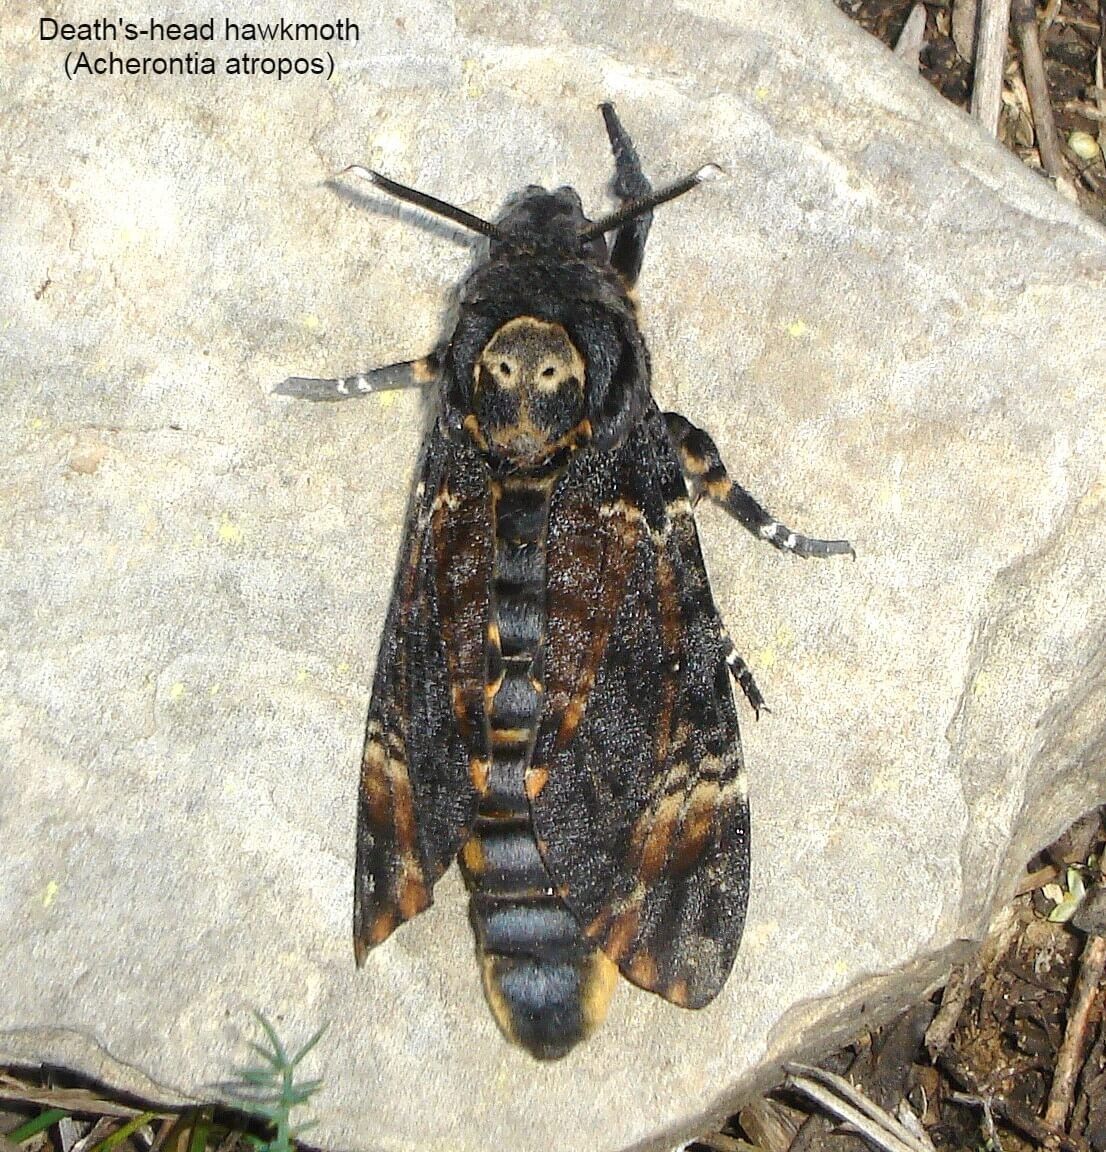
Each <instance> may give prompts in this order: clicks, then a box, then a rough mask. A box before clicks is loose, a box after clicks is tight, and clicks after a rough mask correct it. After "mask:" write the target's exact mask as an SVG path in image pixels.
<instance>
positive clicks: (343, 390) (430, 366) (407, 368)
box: [273, 352, 441, 401]
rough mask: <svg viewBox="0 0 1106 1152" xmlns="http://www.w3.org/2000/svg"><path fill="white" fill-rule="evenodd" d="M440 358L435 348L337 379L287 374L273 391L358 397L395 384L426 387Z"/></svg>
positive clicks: (435, 377) (435, 373) (324, 397)
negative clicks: (407, 358)
mask: <svg viewBox="0 0 1106 1152" xmlns="http://www.w3.org/2000/svg"><path fill="white" fill-rule="evenodd" d="M440 370H441V361H440V360H439V358H438V354H437V353H436V352H432V353H431V354H430V355H429V356H423V357H421V358H420V359H418V360H404V361H403V362H402V363H400V364H388V365H386V366H385V367H383V368H372V369H369V370H368V371H365V372H358V373H357V374H356V375H354V376H342V377H339V378H338V379H336V380H315V379H312V378H311V377H308V376H289V377H288V379H287V380H285V381H283V383H281V384H278V385H277V386H276V387H275V388H274V389H273V392H274V393H275V394H276V395H277V396H293V397H295V399H297V400H322V401H333V400H357V399H360V398H361V397H362V396H371V395H372V394H373V393H374V392H391V391H395V390H396V389H398V388H426V387H427V386H428V385H430V384H434V383H436V382H437V380H438V374H439V372H440Z"/></svg>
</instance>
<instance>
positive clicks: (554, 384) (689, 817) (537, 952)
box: [277, 104, 852, 1060]
mask: <svg viewBox="0 0 1106 1152" xmlns="http://www.w3.org/2000/svg"><path fill="white" fill-rule="evenodd" d="M600 107H601V111H602V114H603V118H604V121H605V124H606V128H607V134H608V136H609V138H610V143H611V147H612V150H613V153H614V167H615V178H614V192H615V194H616V196H617V197H618V199H619V201H620V206H619V207H618V209H617V210H616V211H614V212H611V213H610V214H608V215H605V216H602V217H601V218H600V219H598V220H590V219H588V218H587V217H586V216H585V215H584V212H583V207H582V204H581V201H580V197H579V196H578V195H577V193H576V191H575V190H574V189H572V188H569V187H561V188H557V189H556V190H555V191H547V190H546V189H544V188H541V187H538V186H533V185H532V186H530V187H528V188H526V189H524V190H523V191H521V192H520V193H518V194H516V195H515V196H514V197H513V199H512V200H511V201H510V202H509V203H508V206H507V207H506V209H505V210H504V212H503V213H502V215H500V216H499V218H498V219H496V220H495V221H494V222H489V221H487V220H484V219H481V218H480V217H477V216H474V215H472V214H470V213H469V212H467V211H465V210H463V209H460V208H457V207H455V206H453V205H451V204H448V203H446V202H444V201H441V200H438V199H435V198H434V197H431V196H428V195H426V194H425V193H422V192H419V191H416V190H415V189H413V188H408V187H406V186H404V185H400V184H396V183H395V182H394V181H392V180H389V179H387V178H386V177H384V176H381V175H380V174H378V173H375V172H369V171H366V170H365V169H362V168H354V169H350V170H349V171H353V172H355V173H356V174H358V175H361V176H364V177H367V178H368V179H369V180H371V181H372V182H373V183H374V184H375V185H376V186H377V187H378V188H380V189H382V190H383V191H385V192H388V193H391V194H392V195H394V196H397V197H399V198H400V199H402V200H406V201H408V202H410V203H412V204H415V205H417V206H419V207H420V208H422V209H425V210H427V211H429V212H432V213H436V214H438V215H440V216H443V217H446V218H447V219H449V220H452V221H454V222H455V223H457V224H460V225H462V226H463V227H465V228H467V229H470V230H472V231H474V232H476V233H478V234H479V235H481V236H482V237H484V238H485V239H486V240H487V242H488V247H487V253H486V257H485V258H484V259H483V261H482V262H481V263H480V264H479V266H478V267H476V269H475V271H474V272H472V274H471V275H470V276H469V277H468V278H467V280H466V281H465V283H464V284H463V286H462V288H461V290H460V297H459V318H458V320H457V325H456V327H455V329H454V330H453V333H452V335H451V336H450V337H449V339H448V341H447V342H445V344H444V346H443V347H441V348H439V349H437V350H436V351H434V352H433V353H431V354H430V355H428V356H425V357H423V358H421V359H418V360H413V361H408V362H405V363H402V364H395V365H391V366H389V367H385V368H379V369H376V370H373V371H366V372H363V373H359V374H357V375H355V376H351V377H347V378H343V379H339V380H313V379H305V378H302V377H293V378H291V379H289V380H286V381H285V382H284V384H283V385H281V386H279V387H278V389H277V390H278V391H279V392H282V393H283V394H285V395H290V396H296V397H300V398H304V399H308V400H340V399H345V398H348V397H357V396H367V395H371V394H373V393H374V392H378V391H380V390H382V389H389V388H403V387H433V388H434V389H435V390H436V402H437V419H436V422H435V424H434V426H433V429H432V431H431V432H430V433H429V435H428V437H427V440H426V443H425V445H424V449H423V459H422V472H421V479H420V480H419V483H418V487H417V489H416V492H415V496H414V501H413V505H412V508H411V512H410V515H409V519H408V522H407V526H406V536H405V540H404V543H403V549H402V555H401V558H400V562H399V570H398V575H397V578H396V584H395V590H394V594H393V597H392V601H391V607H390V609H389V611H388V616H387V622H386V624H385V626H384V634H383V638H382V642H381V646H380V654H379V658H378V661H377V666H376V672H375V678H374V681H373V689H372V701H371V704H370V706H369V716H368V727H367V731H366V734H365V745H364V756H363V760H362V766H361V783H360V792H359V796H358V801H357V847H356V872H355V895H354V910H353V939H354V948H355V954H356V959H357V963H358V965H361V964H363V963H364V960H365V957H366V955H367V954H368V952H369V950H370V949H372V948H375V947H377V946H378V945H380V944H381V943H382V942H383V941H384V940H386V939H387V938H388V937H389V936H390V935H391V933H392V932H394V931H395V930H396V928H398V927H399V926H400V925H401V924H403V923H404V922H405V921H407V920H410V919H411V918H412V917H414V916H417V915H418V914H419V913H420V912H422V911H423V910H424V909H425V908H428V907H429V906H430V903H431V898H432V893H433V888H434V884H435V882H436V881H437V880H438V879H439V878H440V877H441V876H442V874H443V873H444V872H445V870H446V869H447V868H448V867H449V865H450V863H451V862H452V861H453V859H454V858H458V859H459V862H460V867H461V870H462V873H463V875H464V878H465V881H466V883H467V886H468V888H469V891H470V919H471V921H472V926H473V928H474V930H475V935H476V943H477V952H478V957H479V963H480V968H481V970H482V976H483V986H484V991H485V995H486V998H487V1001H488V1004H489V1005H490V1007H491V1011H492V1013H493V1015H494V1017H495V1019H496V1021H497V1022H498V1024H499V1026H500V1028H501V1029H502V1031H503V1033H504V1034H505V1035H506V1037H507V1038H508V1039H509V1040H511V1041H513V1042H515V1043H517V1044H519V1045H521V1046H522V1047H524V1048H525V1049H526V1050H527V1051H529V1052H530V1053H531V1054H532V1055H533V1056H535V1057H537V1058H539V1059H543V1060H549V1059H555V1058H558V1057H561V1056H563V1055H565V1054H566V1053H567V1052H568V1051H569V1050H570V1049H571V1048H572V1047H573V1046H574V1045H576V1044H577V1043H578V1042H579V1041H581V1040H583V1039H584V1038H585V1037H587V1036H588V1035H589V1034H590V1033H591V1032H592V1031H593V1030H594V1029H595V1028H596V1027H597V1026H598V1025H599V1024H600V1023H601V1021H602V1020H603V1018H604V1015H605V1013H606V1010H607V1004H608V1001H609V999H610V996H611V993H612V990H613V988H614V985H615V983H616V980H617V975H618V974H619V973H621V974H622V976H624V977H625V978H626V979H628V980H629V981H630V982H631V983H633V984H636V985H637V986H638V987H639V988H643V989H646V990H648V991H650V992H655V993H657V994H658V995H660V996H663V997H664V998H665V999H666V1000H668V1001H670V1002H671V1003H673V1004H677V1005H680V1006H681V1007H685V1008H701V1007H702V1006H703V1005H705V1004H707V1003H709V1002H710V1001H711V1000H712V999H713V998H714V997H715V996H716V995H717V994H718V992H719V990H720V989H721V988H722V986H723V984H724V983H725V981H726V978H727V976H728V974H729V972H730V969H731V967H732V965H733V961H734V955H735V953H736V951H737V947H738V943H739V940H740V937H741V932H742V925H743V922H744V918H745V907H746V901H747V897H748V891H749V807H748V799H747V791H746V783H745V770H744V765H743V762H742V754H741V742H740V738H739V735H738V724H737V713H736V709H735V705H734V697H733V693H732V690H731V685H730V680H731V678H733V679H735V680H736V681H737V683H738V685H739V686H740V688H741V690H742V692H743V694H744V696H745V698H746V699H747V700H748V702H749V704H750V705H751V706H752V708H753V710H754V712H755V713H756V714H757V715H759V713H760V711H761V710H762V709H763V708H764V700H763V698H762V696H761V693H760V691H759V690H758V688H757V686H756V684H755V682H754V680H753V676H752V674H751V672H750V670H749V668H748V666H747V665H746V663H745V661H744V660H743V659H742V658H741V657H740V656H739V655H738V653H737V651H736V649H735V648H734V645H733V643H732V642H731V640H730V638H729V636H728V634H727V632H726V629H725V627H724V626H723V624H722V621H721V619H720V617H719V613H718V609H717V608H716V607H715V604H714V601H713V599H712V596H711V589H710V585H709V583H708V580H707V573H706V569H705V567H704V564H703V556H702V553H701V551H700V548H699V539H698V536H697V533H696V527H695V520H694V517H693V514H692V506H693V504H694V503H695V502H696V501H698V500H699V499H700V498H701V497H703V496H707V497H709V498H710V499H712V500H715V501H717V502H718V503H719V504H721V506H722V507H723V508H725V509H726V511H727V512H729V513H730V514H731V515H732V516H733V517H734V518H735V519H736V520H737V521H738V523H740V524H741V525H743V526H744V527H745V528H746V529H748V530H749V531H750V532H752V533H753V534H754V535H755V536H758V537H759V538H760V539H762V540H766V541H767V542H768V543H769V544H771V545H773V546H774V547H776V548H778V549H780V550H781V551H784V552H789V553H791V554H792V555H795V556H800V557H811V556H815V557H826V556H836V555H842V554H851V553H852V548H851V547H850V545H849V544H848V542H847V541H845V540H818V539H811V538H808V537H806V536H800V535H799V534H798V533H796V532H792V531H791V530H790V529H789V528H786V527H785V526H784V525H783V524H781V523H780V522H779V521H778V520H777V519H776V518H775V517H774V516H772V515H770V514H769V513H768V512H767V511H765V509H764V508H763V507H762V506H761V505H760V504H759V503H757V501H756V500H754V499H753V497H752V496H750V495H749V493H748V492H746V491H745V490H744V488H742V487H741V486H740V485H738V484H737V483H735V482H734V481H733V480H732V479H731V478H730V477H729V476H728V474H727V472H726V468H725V466H724V465H723V463H722V460H721V458H720V457H719V454H718V450H717V448H716V447H715V445H714V442H713V441H712V440H711V438H710V437H709V436H708V435H707V434H706V433H705V432H703V431H702V430H700V429H699V428H696V427H695V426H694V425H693V424H691V423H690V422H689V421H688V420H686V419H685V418H684V417H683V416H681V415H679V414H678V413H675V412H666V413H662V412H661V411H660V410H659V409H658V407H657V404H656V402H655V401H654V399H653V397H652V395H651V393H650V368H649V355H648V352H647V351H646V346H645V341H644V339H643V337H642V331H641V325H640V323H639V317H638V305H637V302H636V299H635V296H634V286H635V283H636V281H637V278H638V273H639V272H640V270H641V267H642V260H643V258H644V253H645V242H646V238H647V236H648V234H649V229H650V225H651V223H652V214H653V209H654V208H655V207H657V206H658V205H659V204H662V203H664V202H665V201H668V200H671V199H673V198H675V197H676V196H679V195H681V194H683V193H684V192H687V191H689V190H690V189H692V188H694V187H695V186H696V185H697V184H699V183H701V182H702V181H703V180H705V179H708V178H710V177H711V176H712V175H715V174H717V169H715V168H713V166H710V165H708V166H707V167H705V168H700V169H699V170H698V171H696V172H695V173H693V174H692V175H690V176H688V177H686V178H685V179H683V180H679V181H677V182H676V183H674V184H671V185H669V186H667V187H665V188H662V189H660V190H657V191H654V189H653V187H652V186H651V184H650V183H649V181H648V180H647V178H646V177H645V175H644V173H643V171H642V168H641V164H640V162H639V160H638V156H637V153H636V151H635V149H634V146H633V144H632V142H631V140H630V138H629V136H628V135H627V133H626V131H625V130H624V129H623V127H622V124H621V123H620V122H619V119H618V117H617V116H616V114H615V111H614V108H613V106H612V105H610V104H603V105H601V106H600ZM608 238H609V239H608Z"/></svg>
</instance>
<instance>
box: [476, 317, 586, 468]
mask: <svg viewBox="0 0 1106 1152" xmlns="http://www.w3.org/2000/svg"><path fill="white" fill-rule="evenodd" d="M586 381H587V365H586V363H585V361H584V357H583V355H582V354H581V352H580V349H579V348H577V346H576V345H575V344H574V343H573V341H572V338H571V337H570V336H569V334H568V332H567V331H566V330H565V328H564V327H563V326H562V325H561V324H558V323H556V322H555V321H550V320H541V319H538V318H537V317H535V316H516V317H514V318H513V319H511V320H508V321H507V323H505V324H503V325H501V326H500V327H499V328H497V329H496V330H495V331H494V332H493V333H492V335H491V338H490V339H489V340H488V342H487V343H486V344H485V345H484V347H483V348H482V349H481V350H480V353H479V356H478V357H477V359H476V361H475V363H474V364H473V368H472V389H471V401H470V405H469V407H470V410H469V412H468V414H467V416H466V417H465V419H464V428H465V430H466V431H467V432H468V434H469V436H470V438H471V439H472V440H473V442H474V443H476V444H477V446H479V447H480V448H482V449H484V450H485V451H487V452H489V453H491V454H492V455H494V456H497V457H500V458H501V459H504V460H506V461H509V462H510V463H511V464H514V465H516V466H518V467H522V468H526V467H535V466H537V465H540V464H541V463H543V462H545V461H546V460H548V459H549V458H550V457H552V456H553V455H554V454H556V453H559V452H562V451H566V450H569V451H570V450H572V449H574V448H577V447H579V446H581V445H583V444H585V443H587V442H588V441H589V440H590V439H591V435H592V428H591V422H590V421H589V420H588V418H587V406H586V401H585V386H586Z"/></svg>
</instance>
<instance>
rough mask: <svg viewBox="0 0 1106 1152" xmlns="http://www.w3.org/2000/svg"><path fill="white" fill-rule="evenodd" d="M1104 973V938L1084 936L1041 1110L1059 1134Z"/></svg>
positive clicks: (1069, 1103)
mask: <svg viewBox="0 0 1106 1152" xmlns="http://www.w3.org/2000/svg"><path fill="white" fill-rule="evenodd" d="M1104 971H1106V936H1088V937H1087V943H1086V944H1085V945H1084V946H1083V959H1082V961H1081V962H1080V964H1079V975H1078V976H1077V977H1076V978H1075V988H1074V989H1073V990H1072V994H1071V1006H1070V1007H1069V1009H1068V1026H1067V1028H1065V1029H1064V1041H1063V1043H1062V1044H1061V1045H1060V1052H1059V1055H1057V1057H1056V1073H1055V1075H1054V1076H1053V1078H1052V1089H1051V1091H1050V1092H1049V1094H1048V1107H1047V1108H1046V1109H1045V1123H1046V1124H1047V1125H1048V1126H1049V1127H1050V1128H1056V1129H1058V1130H1059V1131H1063V1130H1064V1127H1065V1125H1066V1124H1067V1122H1068V1113H1069V1112H1070V1111H1071V1101H1072V1096H1073V1095H1074V1093H1075V1081H1076V1077H1077V1076H1078V1075H1079V1069H1080V1066H1081V1065H1082V1062H1083V1048H1084V1046H1085V1045H1086V1042H1087V1025H1088V1023H1089V1021H1090V1017H1091V1007H1092V1006H1093V1004H1094V998H1095V994H1096V993H1097V992H1098V989H1099V985H1100V984H1101V983H1102V975H1103V972H1104Z"/></svg>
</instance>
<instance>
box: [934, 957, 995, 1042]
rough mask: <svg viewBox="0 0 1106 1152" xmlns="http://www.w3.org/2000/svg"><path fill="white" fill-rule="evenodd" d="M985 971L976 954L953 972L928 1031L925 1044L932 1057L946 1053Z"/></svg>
mask: <svg viewBox="0 0 1106 1152" xmlns="http://www.w3.org/2000/svg"><path fill="white" fill-rule="evenodd" d="M982 971H983V961H982V958H981V956H980V953H978V952H977V953H976V954H975V955H974V956H973V957H972V958H971V959H970V960H969V961H968V962H967V963H966V964H962V965H960V966H959V967H956V968H954V969H953V970H952V972H951V973H950V975H949V982H948V983H947V984H946V985H945V989H944V991H943V992H942V993H941V1007H940V1008H939V1009H938V1010H937V1015H936V1016H934V1017H933V1023H932V1024H930V1026H929V1027H928V1028H927V1029H926V1037H925V1044H926V1048H927V1049H928V1050H929V1053H930V1055H931V1056H935V1055H936V1054H937V1053H938V1052H944V1050H945V1049H946V1048H947V1047H948V1046H949V1041H950V1040H951V1039H952V1034H953V1032H955V1031H956V1023H957V1021H958V1020H959V1019H960V1013H961V1012H963V1011H964V1005H965V1004H967V1002H968V997H969V996H970V995H971V994H972V985H973V984H974V983H975V982H976V979H977V977H978V976H979V974H980V972H982Z"/></svg>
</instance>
